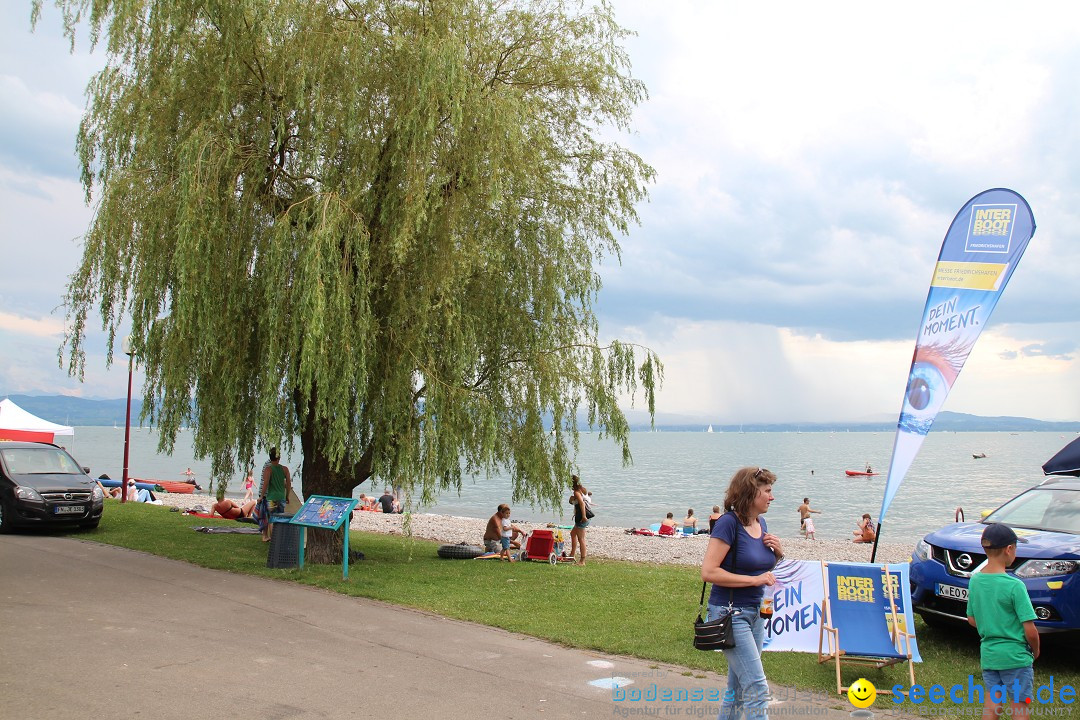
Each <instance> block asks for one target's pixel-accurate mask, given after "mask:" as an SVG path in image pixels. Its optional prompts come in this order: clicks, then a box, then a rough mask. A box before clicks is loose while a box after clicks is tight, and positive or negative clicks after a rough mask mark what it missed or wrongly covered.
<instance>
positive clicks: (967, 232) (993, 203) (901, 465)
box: [878, 188, 1035, 524]
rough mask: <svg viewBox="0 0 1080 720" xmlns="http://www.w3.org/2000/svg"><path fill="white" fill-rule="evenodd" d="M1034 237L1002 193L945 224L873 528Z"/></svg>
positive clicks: (1013, 200)
mask: <svg viewBox="0 0 1080 720" xmlns="http://www.w3.org/2000/svg"><path fill="white" fill-rule="evenodd" d="M1034 233H1035V218H1034V217H1033V216H1032V214H1031V208H1030V207H1029V206H1028V204H1027V200H1024V198H1023V197H1021V196H1020V195H1018V194H1017V193H1015V192H1013V191H1012V190H1006V189H1004V188H997V189H994V190H986V191H985V192H981V193H979V194H978V195H976V196H975V197H973V198H971V200H968V202H967V204H966V205H964V207H963V208H961V209H960V212H959V213H957V214H956V218H954V219H953V222H952V225H951V226H950V227H949V232H948V233H946V235H945V241H944V242H943V243H942V244H941V253H940V254H939V255H938V261H937V265H936V266H935V267H934V277H933V279H932V280H931V281H930V292H929V294H928V295H927V297H926V307H925V309H924V310H923V316H922V322H921V323H920V325H919V334H918V337H917V338H916V340H915V355H914V357H913V358H912V360H911V370H910V372H909V373H908V381H907V387H906V388H905V390H904V404H903V408H902V409H901V411H900V420H899V422H898V423H897V426H896V439H895V441H894V443H893V453H892V460H891V461H890V463H889V478H888V480H887V481H886V483H885V497H884V498H883V499H882V502H881V512H880V514H879V515H878V522H879V524H880V522H881V521H882V520H884V519H885V513H886V512H887V511H888V509H889V504H890V503H892V499H893V496H894V495H896V491H897V490H898V489H899V487H900V483H902V482H903V481H904V476H905V475H906V474H907V471H908V469H909V468H910V467H911V463H912V462H913V461H914V460H915V456H916V455H917V454H918V452H919V448H921V447H922V443H923V439H924V438H925V437H926V434H927V433H928V432H930V427H931V426H932V425H933V424H934V418H936V417H937V414H938V411H939V410H940V409H941V406H942V405H943V404H944V403H945V398H946V397H948V395H949V390H951V389H952V386H953V383H954V382H955V381H956V377H957V375H959V374H960V370H961V369H963V367H964V363H965V362H966V361H967V358H968V355H969V354H970V353H971V348H972V347H974V345H975V341H976V340H977V339H978V338H979V333H981V332H982V329H983V328H984V327H986V323H987V321H988V320H989V319H990V313H992V312H993V311H994V307H995V306H996V305H997V301H998V298H999V297H1000V296H1001V292H1002V290H1004V289H1005V285H1006V284H1007V283H1008V282H1009V278H1010V277H1012V274H1013V270H1015V269H1016V265H1017V263H1019V262H1020V258H1021V256H1023V254H1024V250H1025V249H1027V246H1028V241H1029V240H1031V236H1032V235H1033V234H1034Z"/></svg>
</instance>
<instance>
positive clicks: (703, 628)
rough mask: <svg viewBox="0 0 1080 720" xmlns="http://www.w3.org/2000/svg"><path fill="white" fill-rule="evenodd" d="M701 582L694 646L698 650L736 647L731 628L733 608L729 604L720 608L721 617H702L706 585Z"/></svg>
mask: <svg viewBox="0 0 1080 720" xmlns="http://www.w3.org/2000/svg"><path fill="white" fill-rule="evenodd" d="M706 585H708V583H701V606H700V607H699V608H698V616H697V619H696V620H695V621H694V647H695V648H697V649H698V650H728V649H730V648H733V647H735V633H734V632H732V630H731V613H732V611H733V608H732V607H731V606H730V605H728V606H727V607H726V608H722V609H721V610H720V617H717V618H715V619H713V620H710V621H708V622H704V621H702V619H701V611H702V609H703V608H704V606H705V586H706Z"/></svg>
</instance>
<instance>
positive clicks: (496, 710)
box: [0, 535, 881, 720]
mask: <svg viewBox="0 0 1080 720" xmlns="http://www.w3.org/2000/svg"><path fill="white" fill-rule="evenodd" d="M691 620H692V618H687V632H688V635H689V625H690V621H691ZM627 621H628V622H632V619H629V618H628V619H627ZM688 641H689V637H688ZM808 660H810V658H808ZM717 665H718V668H719V667H722V662H721V661H720V660H719V658H718V663H717ZM703 675H704V676H703ZM616 678H622V680H615V679H616ZM613 684H614V685H618V686H621V687H620V688H619V689H614V688H613ZM723 686H724V678H723V677H721V676H720V675H717V674H712V673H709V674H702V673H697V672H695V673H691V672H689V671H686V670H685V669H684V668H678V667H669V666H661V665H657V664H656V663H652V662H647V661H642V660H637V659H632V658H625V657H616V656H609V655H603V654H600V653H595V652H589V651H582V650H576V649H571V648H565V647H561V646H558V645H554V644H551V643H548V642H543V641H540V640H536V639H534V638H530V637H526V636H522V635H517V634H514V633H509V632H505V631H502V630H498V629H493V628H489V627H485V626H481V625H475V624H472V623H466V622H460V621H456V620H449V619H446V618H443V617H440V616H437V615H432V614H430V613H425V612H420V611H416V610H411V609H407V608H401V607H397V606H392V605H387V604H384V603H379V602H374V601H370V600H364V599H357V598H352V597H345V596H341V595H336V594H333V593H330V592H325V591H322V590H319V589H315V588H309V587H304V586H300V585H296V584H293V583H289V582H285V581H275V580H272V579H266V578H259V577H249V576H245V575H237V574H232V573H227V572H221V571H217V570H207V569H205V568H200V567H196V566H194V565H189V564H187V563H182V562H177V561H174V560H168V559H164V558H160V557H156V556H153V555H149V554H146V553H142V552H136V551H132V550H126V549H123V548H117V547H112V546H109V545H102V544H99V543H95V542H90V541H84V540H79V539H77V538H68V537H63V536H50V535H13V536H3V537H0V718H13V719H14V718H20V719H22V718H27V719H30V720H33V719H35V718H41V719H42V720H63V719H64V718H78V719H79V720H87V719H92V720H93V719H98V718H154V719H155V720H156V719H159V718H161V719H168V718H182V719H183V720H192V719H193V718H215V719H217V718H241V717H243V718H268V719H269V718H275V719H276V718H403V717H429V718H440V719H442V718H480V717H491V718H495V719H497V720H506V719H507V718H545V717H546V718H578V717H668V718H670V717H683V718H713V717H716V713H717V711H718V709H719V704H718V702H716V700H715V696H716V693H718V692H721V691H722V689H723ZM635 691H636V692H637V693H642V694H643V696H644V697H642V696H641V695H639V696H638V697H639V698H641V699H637V700H635V699H634V694H635ZM682 691H685V692H686V693H687V694H686V698H687V699H679V700H676V699H673V700H669V701H663V700H661V699H649V698H650V694H651V693H656V697H657V698H661V697H663V695H664V693H665V692H670V693H671V697H675V698H677V697H679V695H678V693H680V692H682ZM620 694H622V697H620ZM773 695H774V701H773V703H772V704H771V706H770V713H769V714H770V717H772V718H774V719H775V718H782V717H787V716H793V717H817V718H849V717H851V712H852V710H853V708H852V707H851V706H850V705H849V704H848V703H847V702H846V699H841V698H838V697H836V696H823V695H820V694H819V695H817V696H813V695H811V694H809V693H807V692H805V691H802V692H799V693H796V692H795V691H793V690H792V689H791V688H784V687H777V686H774V687H773ZM880 716H881V713H879V717H880Z"/></svg>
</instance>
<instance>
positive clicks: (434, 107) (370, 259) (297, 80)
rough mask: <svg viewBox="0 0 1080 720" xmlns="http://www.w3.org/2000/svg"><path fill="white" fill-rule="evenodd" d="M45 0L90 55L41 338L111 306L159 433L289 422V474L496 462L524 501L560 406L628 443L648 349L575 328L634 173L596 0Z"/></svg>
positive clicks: (643, 389) (72, 359) (429, 484)
mask: <svg viewBox="0 0 1080 720" xmlns="http://www.w3.org/2000/svg"><path fill="white" fill-rule="evenodd" d="M40 2H41V0H37V2H36V3H35V14H34V18H35V21H36V19H37V15H38V13H39V12H40ZM56 4H57V5H58V6H59V7H60V8H61V10H62V12H63V15H64V21H65V28H66V29H67V32H68V33H69V35H70V37H71V40H72V43H74V42H75V40H76V34H77V33H78V32H79V28H81V27H88V28H89V35H90V38H91V41H92V42H100V43H104V44H105V45H106V48H107V51H108V64H107V66H106V67H105V69H104V70H102V71H101V72H100V73H98V74H97V75H96V76H95V77H94V78H93V79H92V80H91V82H90V85H89V87H88V103H87V112H86V115H85V117H84V119H83V121H82V124H81V127H80V131H79V135H78V141H77V149H78V153H79V157H80V160H81V163H82V173H83V183H84V187H85V190H86V196H87V202H95V201H96V208H95V214H94V217H93V221H92V223H91V226H90V228H89V229H88V231H87V234H86V237H85V249H84V254H83V259H82V262H81V264H80V266H79V267H78V269H77V270H76V271H75V273H74V274H73V275H72V277H71V278H70V280H69V285H68V290H67V307H68V334H67V337H66V339H65V343H64V346H63V347H62V348H61V361H62V362H65V363H66V364H67V367H68V370H69V372H71V373H73V374H80V375H81V373H82V372H83V369H84V366H85V357H84V354H83V342H84V336H85V332H86V324H87V322H88V319H90V318H91V317H92V316H93V314H94V313H95V312H96V313H97V314H99V315H100V318H101V323H102V326H103V328H104V329H105V330H106V331H107V333H108V339H109V348H110V361H111V358H112V348H113V347H114V345H115V341H116V337H117V335H118V334H119V333H120V332H121V328H124V327H125V325H126V323H127V322H130V324H131V331H130V332H131V335H132V340H133V347H134V353H135V357H136V359H137V362H138V363H140V365H141V366H142V367H144V368H145V372H146V385H145V389H144V393H145V397H144V407H146V408H147V409H148V410H147V412H148V413H149V414H150V415H151V417H152V418H153V421H154V422H155V423H156V424H157V426H158V427H159V429H160V431H161V437H162V441H161V442H162V449H164V450H171V448H172V443H173V442H174V439H175V436H176V433H177V430H178V429H179V428H180V427H182V426H184V425H191V427H192V428H193V431H194V449H195V452H196V454H197V455H198V456H199V457H207V456H209V457H210V458H211V459H212V464H213V472H214V476H215V477H216V478H219V479H220V478H224V477H226V476H227V475H229V474H230V473H232V472H233V470H234V468H235V467H236V465H237V464H238V463H239V464H247V463H249V462H250V461H251V460H252V457H253V455H254V452H255V448H257V447H268V446H270V445H275V444H281V445H282V446H283V447H285V448H286V449H293V447H292V445H291V443H292V442H294V441H293V438H299V441H300V444H301V450H302V454H303V474H302V477H303V491H304V493H305V494H313V493H318V494H328V495H349V494H350V493H351V492H352V491H353V490H354V489H355V488H356V487H357V486H358V485H359V484H360V483H362V482H364V481H365V480H367V479H368V478H371V477H372V476H373V475H374V476H377V477H379V478H383V479H385V480H386V481H388V482H393V483H394V484H400V485H403V486H405V487H406V488H409V489H411V490H412V493H413V497H422V498H424V499H430V498H431V497H432V496H433V495H435V494H437V493H438V492H440V491H442V490H446V489H453V488H457V487H460V484H461V481H462V477H463V473H466V474H470V475H471V474H485V473H490V472H502V473H505V474H507V475H508V476H509V477H510V478H511V479H512V483H513V498H514V500H516V501H519V502H524V501H528V502H532V503H538V504H540V505H541V506H545V505H551V504H553V503H556V502H558V501H559V498H560V497H563V496H564V495H563V493H564V490H565V488H566V484H567V480H568V476H569V473H570V472H571V471H572V468H573V464H574V463H573V459H574V451H575V450H576V448H577V441H578V437H577V420H578V417H579V415H583V416H586V417H587V418H588V420H589V422H590V424H592V425H594V426H595V427H596V428H598V429H599V430H600V431H601V432H604V433H606V434H608V435H610V437H612V438H613V439H614V440H615V441H616V442H617V443H620V444H621V446H622V451H623V455H624V458H628V457H629V448H628V445H627V436H628V426H627V422H626V419H625V417H624V415H623V413H622V411H621V410H620V408H619V404H618V401H619V400H623V401H625V400H626V398H627V397H630V398H632V397H633V396H634V395H635V394H636V393H643V396H644V398H645V402H646V403H647V405H648V408H649V411H650V412H652V410H653V396H654V389H655V386H656V384H657V383H658V382H659V373H660V365H659V362H658V359H657V358H656V357H655V356H654V355H653V354H652V353H651V352H650V351H648V350H647V349H643V348H637V347H635V346H633V345H631V344H623V343H619V342H610V343H606V344H605V343H602V342H600V341H599V329H598V326H597V321H596V317H595V314H594V311H593V303H594V301H595V298H596V294H597V292H598V290H599V288H600V281H599V277H598V275H597V271H596V264H597V263H598V262H599V261H600V260H601V259H602V258H603V257H611V256H614V257H617V256H618V250H619V247H618V242H617V238H618V236H619V235H620V234H623V233H625V232H626V231H627V229H628V226H629V225H630V224H632V223H634V222H636V220H637V216H636V213H635V208H634V206H635V204H636V203H638V202H639V201H641V200H642V199H643V198H644V197H645V194H646V185H647V183H648V182H649V181H650V179H651V176H652V174H653V171H652V169H651V168H650V167H649V166H648V165H647V164H646V163H645V162H644V161H643V160H642V159H641V158H640V157H638V156H637V155H635V154H634V153H632V152H630V151H629V150H627V149H626V148H624V147H622V146H620V145H619V144H618V143H617V142H612V138H616V137H617V134H618V133H619V132H622V131H626V130H627V129H628V123H629V120H630V117H631V113H632V110H633V108H634V107H635V105H636V104H637V103H639V102H640V101H641V100H642V99H643V98H644V96H645V88H644V87H643V85H642V84H641V82H640V81H638V80H636V79H634V78H633V77H632V76H631V74H630V67H629V61H628V58H627V55H626V52H625V49H624V48H623V46H622V42H623V40H624V39H625V37H626V35H627V33H626V31H625V30H624V29H622V28H621V27H620V26H619V25H618V24H617V23H616V21H615V19H614V17H613V14H612V10H611V8H610V6H609V5H608V4H607V3H606V2H600V3H598V4H590V5H588V6H580V5H571V4H569V3H567V2H564V1H562V0H535V1H530V0H521V1H520V2H519V1H514V0H339V1H338V2H312V1H311V0H246V1H245V0H228V1H227V2H225V1H219V0H134V1H132V0H125V1H124V2H120V1H119V0H57V2H56ZM552 422H553V423H554V431H553V432H552V429H551V428H552ZM334 547H335V545H334V544H333V543H331V542H328V541H326V540H325V539H324V541H323V542H321V543H319V542H317V543H315V544H314V547H313V551H314V555H315V559H316V560H320V559H322V560H332V559H334V556H335V551H334ZM337 557H340V549H338V550H337Z"/></svg>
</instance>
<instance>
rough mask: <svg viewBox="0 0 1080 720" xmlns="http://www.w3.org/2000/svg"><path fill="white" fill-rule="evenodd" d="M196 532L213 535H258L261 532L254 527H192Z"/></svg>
mask: <svg viewBox="0 0 1080 720" xmlns="http://www.w3.org/2000/svg"><path fill="white" fill-rule="evenodd" d="M191 529H192V530H194V531H195V532H201V533H209V534H211V535H226V534H228V535H258V534H259V531H258V530H257V529H256V528H253V527H234V526H231V525H215V526H213V527H203V526H192V528H191Z"/></svg>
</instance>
